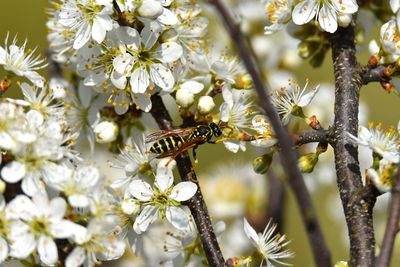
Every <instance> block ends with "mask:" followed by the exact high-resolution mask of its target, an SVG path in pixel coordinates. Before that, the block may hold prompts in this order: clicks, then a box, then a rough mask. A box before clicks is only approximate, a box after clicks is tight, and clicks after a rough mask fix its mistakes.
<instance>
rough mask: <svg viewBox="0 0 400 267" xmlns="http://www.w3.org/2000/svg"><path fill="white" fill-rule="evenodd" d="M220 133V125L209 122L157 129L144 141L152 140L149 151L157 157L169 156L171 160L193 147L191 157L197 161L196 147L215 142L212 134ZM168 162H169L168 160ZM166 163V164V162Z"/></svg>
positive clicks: (217, 135)
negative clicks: (184, 126) (164, 129)
mask: <svg viewBox="0 0 400 267" xmlns="http://www.w3.org/2000/svg"><path fill="white" fill-rule="evenodd" d="M221 135H222V132H221V129H220V127H219V126H218V125H217V124H215V123H213V122H211V123H210V124H208V125H198V126H195V127H188V128H181V129H173V130H169V131H158V132H155V133H153V134H150V135H148V136H147V137H146V143H150V142H154V144H153V145H152V146H151V147H150V149H149V151H150V152H151V153H154V154H158V156H157V158H165V157H171V160H172V159H174V158H175V157H176V156H178V155H179V154H180V153H182V152H184V151H187V150H188V149H190V148H193V158H194V159H195V162H197V158H196V149H197V147H198V146H199V145H201V144H204V143H206V142H207V143H210V144H215V143H216V142H215V141H212V140H211V138H212V137H213V136H215V137H219V136H221ZM168 163H169V162H168ZM168 163H167V164H168Z"/></svg>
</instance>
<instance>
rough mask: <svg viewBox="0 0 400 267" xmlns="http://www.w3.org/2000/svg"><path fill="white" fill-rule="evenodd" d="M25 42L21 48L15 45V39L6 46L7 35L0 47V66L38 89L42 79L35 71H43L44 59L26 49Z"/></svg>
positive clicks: (42, 81) (42, 83) (41, 84)
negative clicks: (23, 78) (24, 78)
mask: <svg viewBox="0 0 400 267" xmlns="http://www.w3.org/2000/svg"><path fill="white" fill-rule="evenodd" d="M26 43H27V40H25V42H24V43H23V44H22V46H18V45H17V37H16V36H15V37H14V40H13V42H12V44H11V45H8V34H7V36H6V39H5V41H4V48H3V47H1V46H0V65H3V67H4V69H5V70H6V71H10V72H13V73H14V74H15V75H18V76H22V77H26V78H27V79H28V80H30V81H31V82H32V83H34V84H35V85H36V86H38V87H43V86H44V78H43V77H42V76H40V75H39V74H38V73H37V72H36V71H37V70H39V69H43V68H44V67H46V65H47V64H44V62H45V59H41V58H40V56H36V57H35V56H34V53H35V51H36V49H33V50H32V51H30V50H27V51H25V49H26Z"/></svg>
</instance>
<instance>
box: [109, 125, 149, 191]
mask: <svg viewBox="0 0 400 267" xmlns="http://www.w3.org/2000/svg"><path fill="white" fill-rule="evenodd" d="M145 138H146V137H145V136H144V134H142V133H137V132H133V134H132V136H131V137H130V138H129V139H128V141H127V144H126V145H125V146H124V147H123V149H122V150H121V152H120V155H119V157H118V158H117V159H116V160H115V162H113V163H112V167H114V168H117V169H122V170H124V172H125V176H124V177H122V178H119V179H116V180H115V181H113V182H112V184H111V186H112V187H113V188H119V187H122V186H126V185H127V184H128V183H130V182H131V181H132V180H134V179H144V178H146V177H148V176H150V175H149V173H152V165H151V161H152V160H153V159H154V156H152V155H151V154H149V153H147V148H146V144H145Z"/></svg>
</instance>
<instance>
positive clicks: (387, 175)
mask: <svg viewBox="0 0 400 267" xmlns="http://www.w3.org/2000/svg"><path fill="white" fill-rule="evenodd" d="M396 171H397V165H396V164H393V163H392V162H390V161H388V160H386V159H382V160H380V161H379V169H378V170H375V169H374V168H369V169H368V170H367V177H368V178H370V179H371V181H372V182H373V184H374V185H375V187H376V188H377V189H378V190H379V191H381V192H382V193H384V192H389V191H390V190H391V189H392V187H393V184H394V177H395V175H396Z"/></svg>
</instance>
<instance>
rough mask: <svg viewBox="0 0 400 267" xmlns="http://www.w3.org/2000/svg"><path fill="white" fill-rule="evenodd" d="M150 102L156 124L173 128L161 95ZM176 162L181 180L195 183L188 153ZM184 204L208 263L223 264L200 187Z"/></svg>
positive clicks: (180, 156)
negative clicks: (195, 226) (194, 225)
mask: <svg viewBox="0 0 400 267" xmlns="http://www.w3.org/2000/svg"><path fill="white" fill-rule="evenodd" d="M151 102H152V104H153V107H152V109H151V111H150V113H151V115H152V116H153V117H154V119H155V120H156V122H157V124H158V126H159V127H160V128H161V129H163V130H171V129H174V128H175V126H174V124H173V122H172V119H171V117H170V115H169V113H168V110H167V109H166V107H165V105H164V103H163V101H162V99H161V97H160V96H159V95H153V96H152V98H151ZM176 162H177V165H178V170H179V174H180V176H181V178H182V181H192V182H196V183H197V177H196V173H195V172H194V171H193V168H192V163H191V161H190V157H189V155H188V153H187V152H184V153H181V154H180V155H179V156H178V157H176ZM186 204H187V206H188V207H189V209H190V212H191V213H192V216H193V218H194V221H195V222H196V225H197V230H198V231H199V234H200V239H201V242H202V244H203V249H204V253H205V255H206V257H207V260H208V264H209V265H210V266H217V267H219V266H224V258H223V256H222V252H221V249H220V248H219V244H218V241H217V238H216V236H215V233H214V229H213V226H212V223H211V219H210V216H209V214H208V210H207V206H206V203H205V202H204V199H203V195H202V193H201V189H200V187H198V190H197V192H196V194H195V195H194V196H193V197H192V198H191V199H190V200H188V201H187V203H186Z"/></svg>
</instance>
